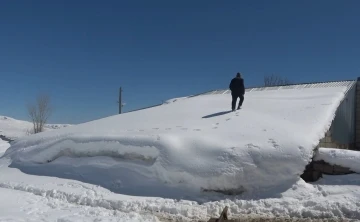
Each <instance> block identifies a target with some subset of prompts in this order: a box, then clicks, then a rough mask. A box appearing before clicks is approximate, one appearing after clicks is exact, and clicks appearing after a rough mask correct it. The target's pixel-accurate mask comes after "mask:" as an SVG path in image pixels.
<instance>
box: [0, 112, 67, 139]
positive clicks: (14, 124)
mask: <svg viewBox="0 0 360 222" xmlns="http://www.w3.org/2000/svg"><path fill="white" fill-rule="evenodd" d="M68 126H70V125H69V124H46V125H45V130H52V129H59V128H63V127H68ZM31 129H32V123H31V122H28V121H23V120H16V119H13V118H10V117H7V116H0V135H4V136H6V137H8V138H11V139H16V138H20V137H24V136H27V135H28V133H27V132H28V131H30V130H31Z"/></svg>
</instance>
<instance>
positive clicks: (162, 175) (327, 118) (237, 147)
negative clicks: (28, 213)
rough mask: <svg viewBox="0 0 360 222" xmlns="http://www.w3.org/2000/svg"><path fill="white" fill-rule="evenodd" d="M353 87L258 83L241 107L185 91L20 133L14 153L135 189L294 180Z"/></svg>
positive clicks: (44, 170) (10, 154)
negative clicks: (140, 106)
mask: <svg viewBox="0 0 360 222" xmlns="http://www.w3.org/2000/svg"><path fill="white" fill-rule="evenodd" d="M348 86H349V85H348V84H346V83H344V85H332V86H329V87H302V88H295V87H294V88H290V89H287V91H286V93H284V91H282V90H268V91H266V93H265V92H263V91H261V90H253V91H249V92H248V93H247V96H246V99H245V102H244V105H243V108H242V109H241V110H239V111H236V112H231V111H229V110H230V107H231V101H230V99H229V96H228V95H222V94H213V95H205V96H197V97H191V98H178V99H174V100H169V101H167V103H166V104H164V105H161V106H157V107H153V108H151V109H145V110H140V111H136V112H131V113H124V114H121V115H115V116H111V117H107V118H104V119H100V120H96V121H92V122H88V123H84V124H79V125H75V126H72V127H69V128H63V129H59V130H53V131H48V132H44V133H41V134H36V135H32V136H29V137H26V138H23V139H20V140H18V141H16V142H15V143H14V144H13V145H12V146H11V147H10V149H8V150H7V152H6V153H5V157H6V158H10V159H11V161H12V167H16V168H20V169H21V170H24V171H26V172H28V173H32V174H40V175H44V174H45V175H53V176H56V177H64V178H72V179H74V177H75V179H78V180H82V181H86V182H89V181H90V182H91V183H94V184H97V185H101V186H104V187H106V188H108V189H110V190H112V191H115V192H119V193H123V194H130V195H144V196H164V195H166V197H172V198H173V197H179V195H180V196H182V195H191V194H193V193H194V192H195V193H196V192H200V190H202V189H204V190H222V191H230V192H235V193H239V192H242V191H247V192H252V191H255V192H261V191H264V190H267V191H268V190H269V189H278V187H279V186H281V187H284V186H286V187H287V188H289V187H291V186H292V184H294V181H297V180H298V179H299V178H300V175H301V174H302V173H303V171H304V169H305V166H306V165H307V164H308V163H309V162H310V160H311V158H312V157H313V152H314V147H316V146H317V144H318V142H319V140H320V139H321V138H322V137H323V136H324V135H325V132H326V131H327V130H328V129H329V127H330V125H331V122H332V120H333V119H334V115H335V112H336V110H337V107H338V106H339V104H340V103H341V101H342V100H343V98H344V95H345V92H346V90H347V89H348ZM74 175H81V176H79V177H77V176H74ZM119 181H120V182H119ZM114 184H115V185H114Z"/></svg>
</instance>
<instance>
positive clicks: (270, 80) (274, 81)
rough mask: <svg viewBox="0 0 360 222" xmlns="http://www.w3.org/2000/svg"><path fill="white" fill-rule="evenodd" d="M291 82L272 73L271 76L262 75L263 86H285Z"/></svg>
mask: <svg viewBox="0 0 360 222" xmlns="http://www.w3.org/2000/svg"><path fill="white" fill-rule="evenodd" d="M290 84H291V82H290V80H288V79H287V78H283V77H281V76H277V75H274V74H272V75H271V76H265V77H264V86H266V87H268V86H286V85H290Z"/></svg>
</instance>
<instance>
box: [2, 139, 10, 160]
mask: <svg viewBox="0 0 360 222" xmlns="http://www.w3.org/2000/svg"><path fill="white" fill-rule="evenodd" d="M9 147H10V144H9V143H8V142H5V141H3V140H1V139H0V157H1V156H2V155H3V154H4V153H5V151H6V150H7V149H8V148H9Z"/></svg>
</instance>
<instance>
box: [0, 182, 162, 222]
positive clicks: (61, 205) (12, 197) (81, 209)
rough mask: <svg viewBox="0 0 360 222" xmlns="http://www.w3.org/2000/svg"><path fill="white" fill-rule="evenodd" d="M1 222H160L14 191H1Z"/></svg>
mask: <svg viewBox="0 0 360 222" xmlns="http://www.w3.org/2000/svg"><path fill="white" fill-rule="evenodd" d="M0 198H1V200H6V201H1V202H0V221H2V222H10V221H11V222H12V221H59V222H61V221H63V222H79V221H84V222H93V221H104V222H105V221H107V222H111V221H114V222H115V221H116V222H128V221H134V222H137V221H139V222H140V221H149V222H150V221H159V220H158V219H157V218H156V217H155V216H153V215H141V214H139V213H135V212H131V213H124V212H121V211H117V210H110V209H105V208H101V207H90V206H83V205H77V204H74V203H69V202H67V201H62V200H59V199H55V198H48V197H47V196H45V197H44V196H41V195H34V194H33V193H31V192H23V191H18V190H14V189H5V188H0Z"/></svg>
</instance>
